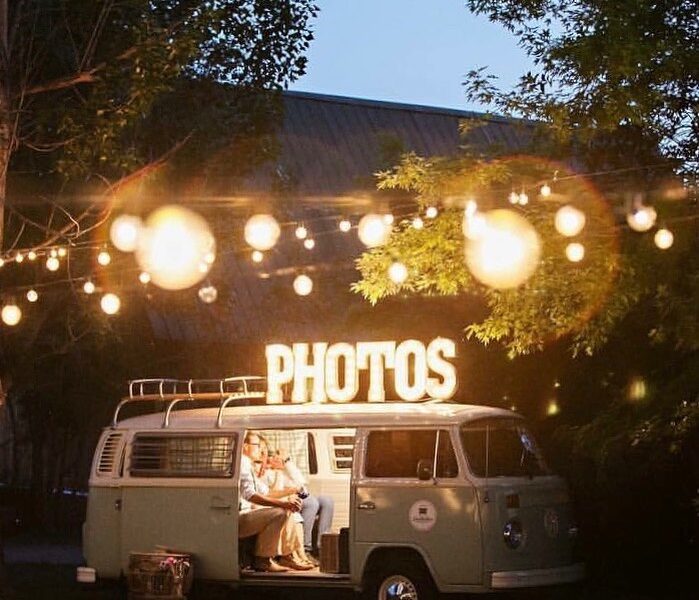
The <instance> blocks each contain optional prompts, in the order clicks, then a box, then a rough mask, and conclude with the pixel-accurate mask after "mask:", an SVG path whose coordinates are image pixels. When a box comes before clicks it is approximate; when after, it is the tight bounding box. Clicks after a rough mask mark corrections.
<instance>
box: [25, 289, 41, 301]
mask: <svg viewBox="0 0 699 600" xmlns="http://www.w3.org/2000/svg"><path fill="white" fill-rule="evenodd" d="M38 299H39V294H38V293H37V291H36V290H29V291H28V292H27V300H28V301H29V302H36V301H37V300H38Z"/></svg>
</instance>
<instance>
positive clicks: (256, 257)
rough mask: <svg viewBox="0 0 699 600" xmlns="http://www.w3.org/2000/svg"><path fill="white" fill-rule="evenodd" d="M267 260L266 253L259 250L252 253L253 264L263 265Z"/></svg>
mask: <svg viewBox="0 0 699 600" xmlns="http://www.w3.org/2000/svg"><path fill="white" fill-rule="evenodd" d="M264 258H265V255H264V253H262V252H260V251H259V250H253V251H252V262H256V263H261V262H262V261H263V260H264Z"/></svg>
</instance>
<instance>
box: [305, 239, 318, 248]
mask: <svg viewBox="0 0 699 600" xmlns="http://www.w3.org/2000/svg"><path fill="white" fill-rule="evenodd" d="M303 247H304V248H305V249H306V250H313V248H315V247H316V241H315V240H314V239H313V238H308V239H306V240H303Z"/></svg>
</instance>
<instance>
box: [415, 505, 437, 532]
mask: <svg viewBox="0 0 699 600" xmlns="http://www.w3.org/2000/svg"><path fill="white" fill-rule="evenodd" d="M408 519H409V520H410V525H412V527H413V529H417V530H418V531H429V530H430V529H432V528H433V527H434V524H435V523H436V522H437V509H435V507H434V504H432V502H430V501H429V500H418V501H417V502H415V503H414V504H413V505H412V506H411V507H410V511H409V513H408Z"/></svg>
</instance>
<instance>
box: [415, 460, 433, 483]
mask: <svg viewBox="0 0 699 600" xmlns="http://www.w3.org/2000/svg"><path fill="white" fill-rule="evenodd" d="M433 466H434V461H433V460H432V459H431V458H421V459H420V460H418V461H417V478H418V479H419V480H420V481H429V480H430V479H432V468H433Z"/></svg>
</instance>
